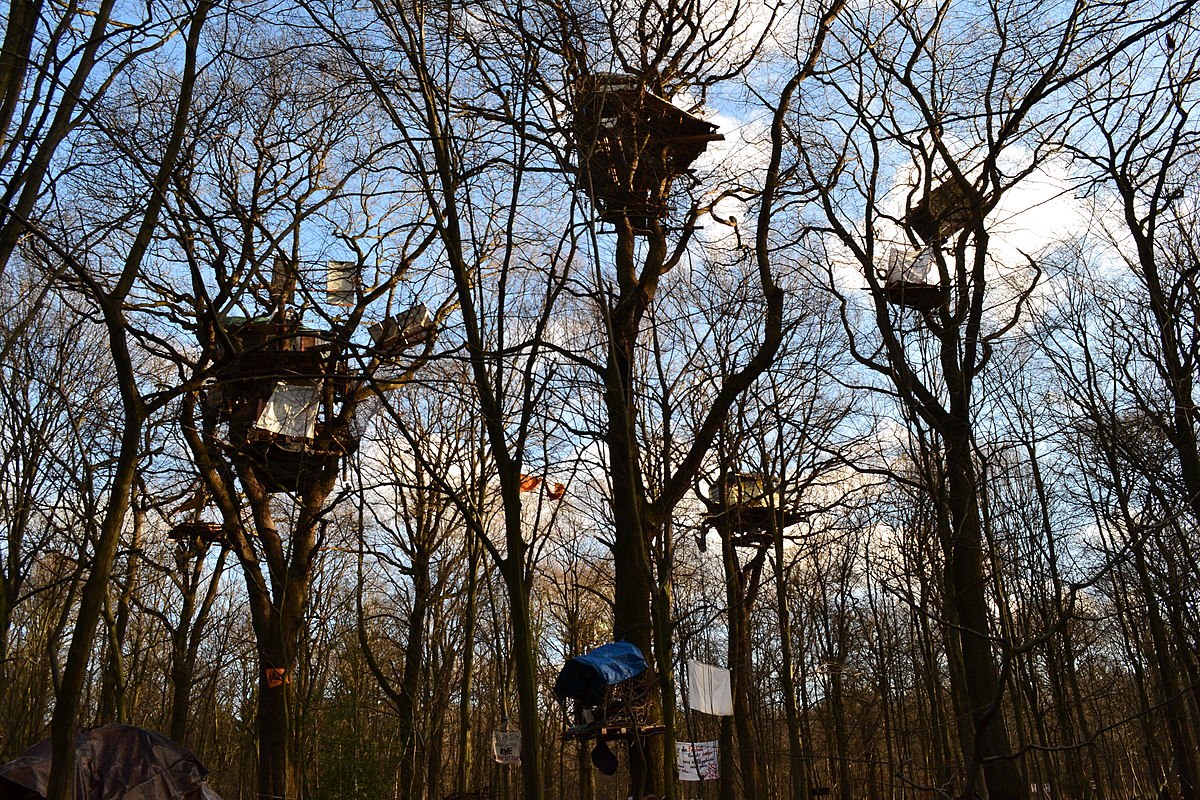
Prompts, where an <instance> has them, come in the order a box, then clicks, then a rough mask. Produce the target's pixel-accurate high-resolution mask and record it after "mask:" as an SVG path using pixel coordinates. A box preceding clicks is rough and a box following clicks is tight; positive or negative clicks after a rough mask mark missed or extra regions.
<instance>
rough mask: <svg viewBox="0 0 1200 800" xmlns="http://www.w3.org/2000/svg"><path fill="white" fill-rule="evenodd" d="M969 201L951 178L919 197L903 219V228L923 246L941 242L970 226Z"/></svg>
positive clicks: (970, 212)
mask: <svg viewBox="0 0 1200 800" xmlns="http://www.w3.org/2000/svg"><path fill="white" fill-rule="evenodd" d="M971 216H972V208H971V202H970V200H969V199H968V197H967V195H966V193H965V192H964V191H963V188H962V186H961V185H960V184H959V183H958V181H957V180H956V179H954V178H951V179H950V180H948V181H946V182H945V183H943V184H941V185H939V186H937V187H936V188H934V189H933V190H931V191H930V192H929V194H927V195H925V196H924V197H922V198H921V199H920V200H919V201H918V202H917V204H916V205H915V206H913V207H912V209H911V210H910V211H909V212H908V215H907V216H906V217H905V218H904V225H905V226H907V227H908V228H909V229H910V230H911V231H912V232H913V233H915V234H916V235H917V236H918V237H919V238H920V239H921V241H922V242H925V244H931V245H932V244H938V243H940V242H944V241H945V240H946V239H947V238H949V237H950V236H952V235H953V234H955V233H957V232H958V231H961V230H962V229H964V228H966V227H967V226H968V225H970V224H971Z"/></svg>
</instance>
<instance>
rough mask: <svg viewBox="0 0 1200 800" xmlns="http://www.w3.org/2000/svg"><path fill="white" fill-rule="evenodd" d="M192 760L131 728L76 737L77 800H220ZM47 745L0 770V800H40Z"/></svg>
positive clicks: (174, 744) (201, 767) (168, 742)
mask: <svg viewBox="0 0 1200 800" xmlns="http://www.w3.org/2000/svg"><path fill="white" fill-rule="evenodd" d="M207 774H208V769H207V768H206V767H205V766H204V764H202V763H201V762H200V759H199V758H197V757H196V755H195V754H194V753H193V752H192V751H191V750H188V749H187V748H186V747H184V746H183V745H181V744H178V743H177V742H173V741H171V740H170V739H168V738H167V737H165V736H163V735H161V734H158V733H155V732H153V731H148V730H146V729H144V728H136V727H134V726H132V725H105V726H103V727H100V728H92V729H91V730H85V731H79V732H78V733H77V734H75V792H74V796H75V800H221V798H220V797H219V796H218V795H217V793H216V792H214V791H213V790H212V789H210V788H208V784H207V783H205V782H204V776H205V775H207ZM49 783H50V740H49V739H46V740H44V741H41V742H38V743H37V744H35V745H34V746H33V747H30V748H29V749H28V750H26V751H25V752H23V753H21V755H19V756H17V757H16V758H15V759H13V760H12V761H9V762H8V763H7V764H3V765H0V800H44V798H45V797H46V793H47V791H48V790H49Z"/></svg>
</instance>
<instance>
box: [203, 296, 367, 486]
mask: <svg viewBox="0 0 1200 800" xmlns="http://www.w3.org/2000/svg"><path fill="white" fill-rule="evenodd" d="M220 327H221V330H222V331H223V333H224V335H225V337H226V339H227V343H222V344H221V345H220V346H219V348H218V349H219V353H218V364H219V366H218V369H217V378H216V381H215V382H214V383H213V384H212V385H211V386H210V387H209V388H208V391H207V394H206V398H205V400H206V405H207V406H208V407H209V408H210V409H214V408H215V410H216V411H217V413H218V414H219V415H220V419H221V420H222V421H224V422H227V423H229V442H230V444H231V445H232V446H234V447H236V448H238V449H239V450H240V451H241V452H242V454H243V455H245V456H248V457H249V458H250V460H251V462H252V463H253V464H254V465H255V467H256V468H257V472H258V475H259V477H260V479H261V480H263V482H264V483H265V484H266V485H267V487H268V488H269V489H270V490H271V491H288V492H295V491H302V490H303V489H304V488H305V487H307V486H309V485H310V484H311V483H312V482H313V481H315V480H317V479H318V478H319V477H320V475H321V474H322V472H323V470H325V469H327V468H328V467H330V466H332V465H334V464H336V463H337V461H338V459H340V458H341V457H342V456H343V455H345V454H347V453H350V452H353V450H354V449H355V447H356V446H357V442H356V441H355V440H354V438H353V437H352V436H351V435H350V432H349V424H348V422H347V421H346V420H343V419H341V418H340V415H339V414H338V409H339V406H340V404H341V403H342V401H344V400H345V398H346V395H347V393H348V392H349V391H350V390H351V385H352V378H353V376H351V375H350V373H349V370H348V369H347V366H346V361H345V359H344V358H342V357H340V355H339V352H338V348H336V347H335V346H334V345H333V343H331V342H330V341H328V339H327V338H326V335H325V334H323V333H322V332H321V331H317V330H313V329H311V328H304V327H302V326H301V325H300V322H299V319H298V318H296V317H294V316H291V315H277V316H274V317H259V318H254V319H246V318H239V317H229V318H226V319H224V320H222V324H221V326H220Z"/></svg>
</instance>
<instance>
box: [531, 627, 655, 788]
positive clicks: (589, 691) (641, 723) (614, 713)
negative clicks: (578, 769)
mask: <svg viewBox="0 0 1200 800" xmlns="http://www.w3.org/2000/svg"><path fill="white" fill-rule="evenodd" d="M655 686H656V678H655V674H654V671H653V670H651V669H650V668H649V666H648V665H647V664H646V659H645V657H644V656H643V655H642V651H641V650H640V649H638V647H637V646H636V645H633V644H630V643H629V642H612V643H610V644H605V645H601V646H600V647H597V648H596V649H595V650H592V651H591V652H588V653H584V654H583V655H579V656H575V657H574V658H572V659H570V660H568V661H567V663H566V664H564V665H563V668H562V669H561V670H560V671H559V673H558V677H557V678H556V679H555V681H554V694H555V696H557V697H558V699H559V702H562V703H566V702H567V701H568V700H573V701H574V705H575V708H574V724H572V725H571V726H570V727H569V728H567V730H566V732H565V733H564V734H563V738H564V739H568V740H571V739H575V740H588V739H595V740H596V746H595V747H594V748H593V750H592V763H593V764H594V765H595V766H596V768H597V769H599V770H600V771H601V772H603V773H604V774H606V775H612V774H613V773H615V772H616V770H617V759H616V756H615V755H614V754H613V753H612V751H611V750H609V749H608V745H607V742H610V741H616V740H623V741H629V740H631V739H632V738H633V737H636V736H651V735H654V734H659V733H662V732H663V731H664V730H666V728H664V727H663V726H662V725H661V724H657V723H654V722H652V721H650V718H651V715H652V714H653V713H654V704H653V701H654V696H655V692H654V689H655Z"/></svg>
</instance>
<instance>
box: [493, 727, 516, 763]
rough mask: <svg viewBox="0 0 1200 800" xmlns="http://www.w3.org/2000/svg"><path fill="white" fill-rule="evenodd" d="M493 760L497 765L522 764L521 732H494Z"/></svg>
mask: <svg viewBox="0 0 1200 800" xmlns="http://www.w3.org/2000/svg"><path fill="white" fill-rule="evenodd" d="M492 758H494V759H496V763H497V764H520V763H521V732H520V731H492Z"/></svg>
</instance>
